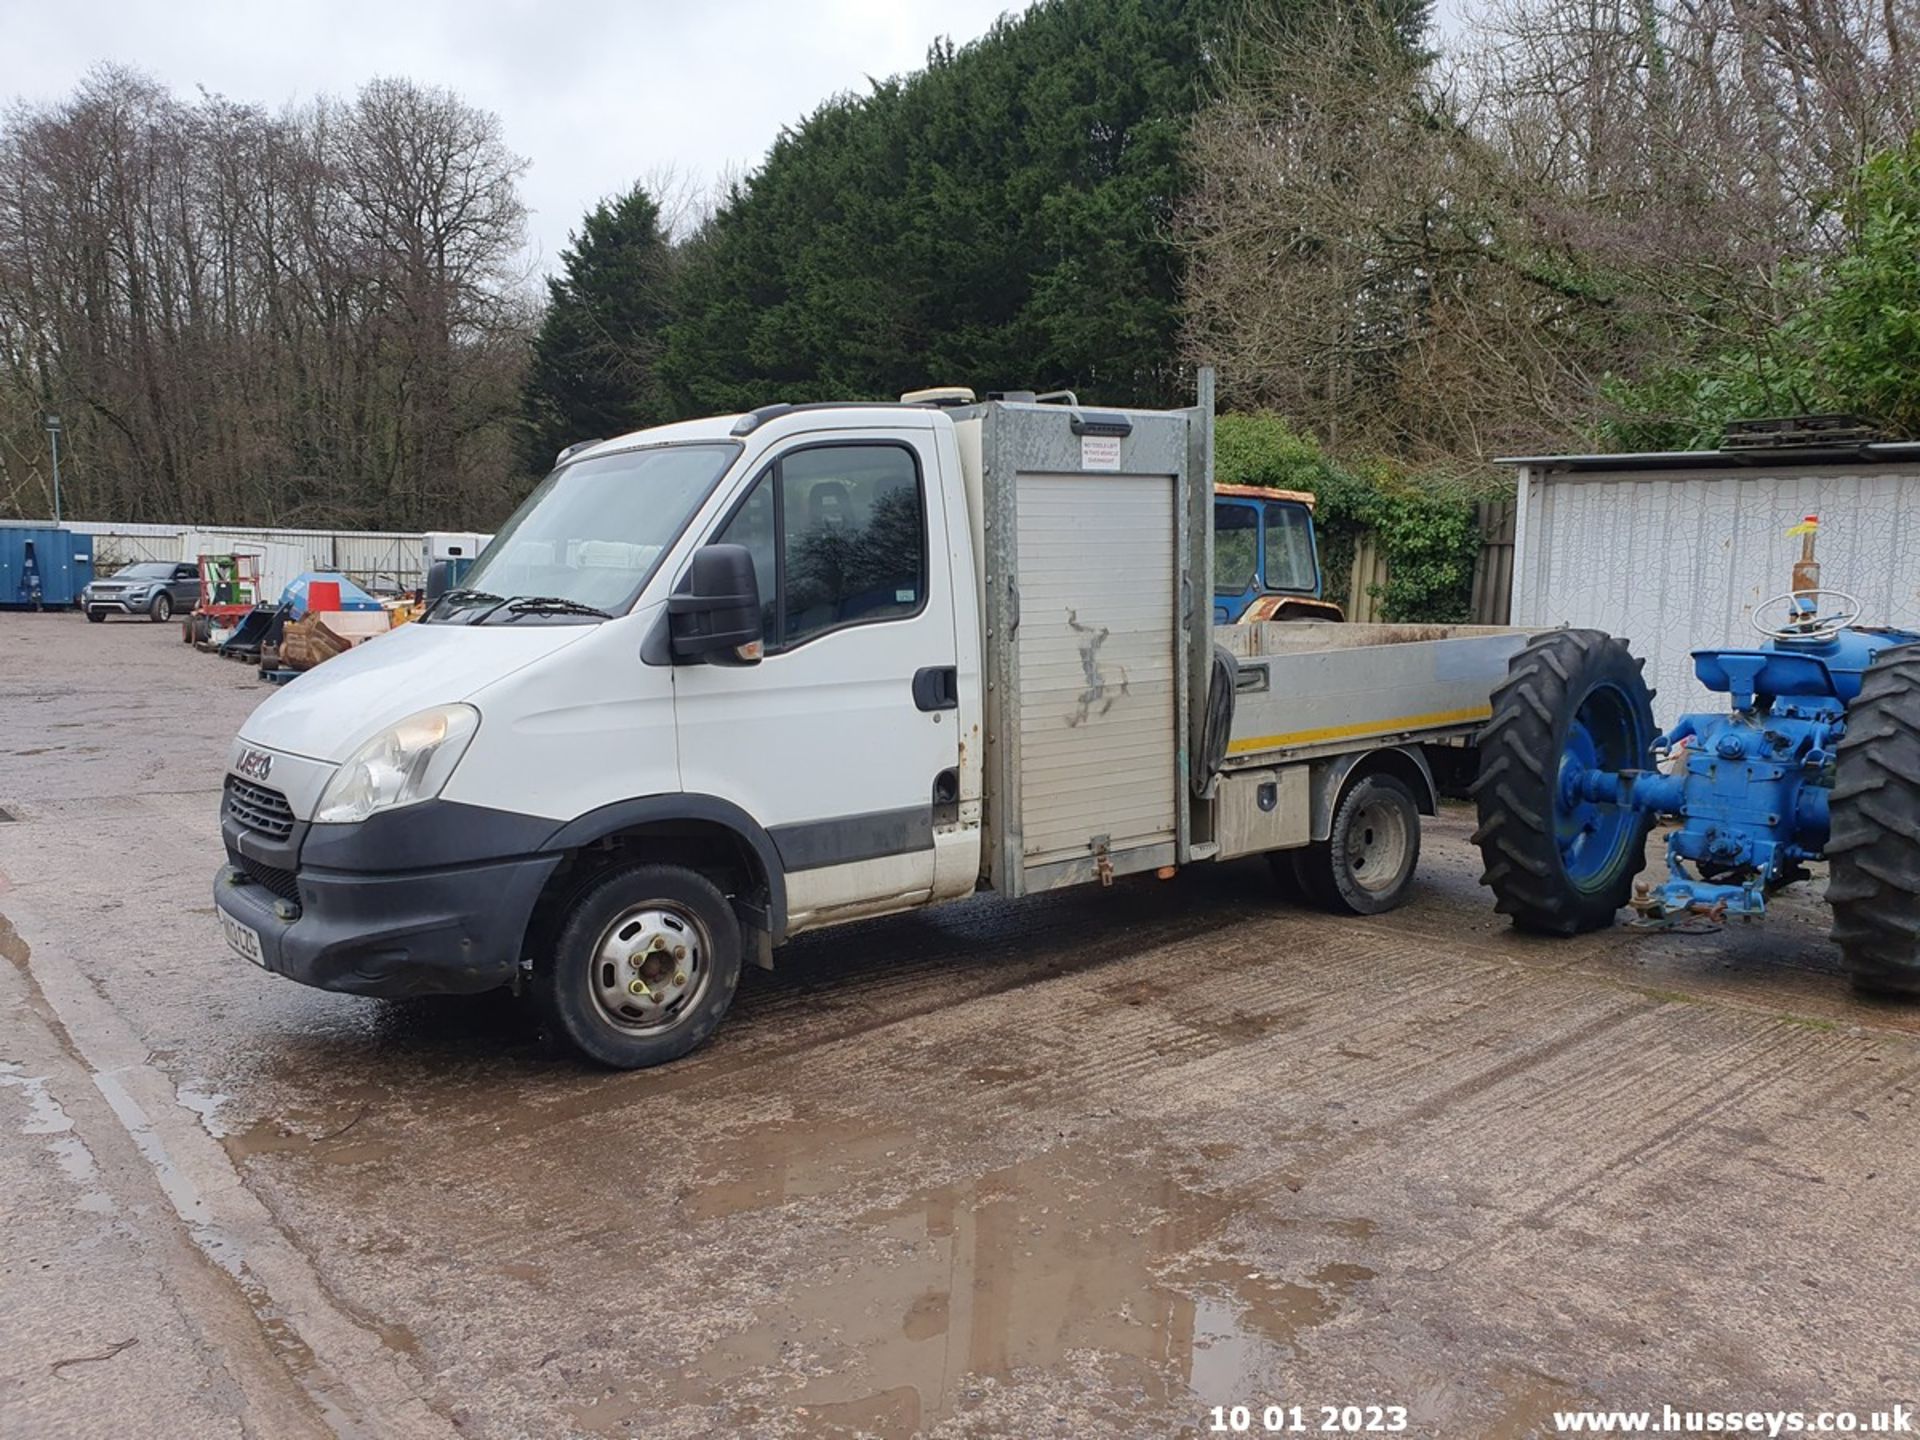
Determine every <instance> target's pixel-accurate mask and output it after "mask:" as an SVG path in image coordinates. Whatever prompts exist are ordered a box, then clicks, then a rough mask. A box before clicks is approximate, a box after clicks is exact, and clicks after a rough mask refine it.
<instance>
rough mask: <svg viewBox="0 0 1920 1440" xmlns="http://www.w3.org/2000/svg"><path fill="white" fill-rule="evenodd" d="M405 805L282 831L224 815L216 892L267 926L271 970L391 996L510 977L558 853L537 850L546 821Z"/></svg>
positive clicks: (481, 987)
mask: <svg viewBox="0 0 1920 1440" xmlns="http://www.w3.org/2000/svg"><path fill="white" fill-rule="evenodd" d="M407 808H408V810H411V811H413V812H415V813H413V814H408V813H407V812H406V811H400V812H395V813H393V814H391V815H387V816H376V817H374V819H372V820H369V821H365V822H362V823H361V824H359V825H342V826H317V827H316V826H309V825H306V824H304V823H302V824H298V825H296V826H295V827H294V831H293V834H291V835H290V836H288V837H287V839H286V840H285V841H281V842H271V841H267V840H265V839H263V837H261V836H259V835H258V834H256V833H254V832H252V831H248V830H245V829H243V828H242V827H240V826H239V825H237V824H236V823H235V822H234V820H233V819H232V818H231V817H230V816H229V817H223V820H222V823H221V830H222V833H223V835H224V837H225V839H226V843H227V854H228V859H229V861H230V862H232V863H229V864H228V865H226V866H224V867H222V869H221V871H220V873H219V875H218V876H217V877H216V878H215V880H214V886H213V903H214V904H215V905H216V906H217V907H218V908H219V909H220V911H221V913H223V914H225V915H227V916H229V917H230V918H232V919H233V920H236V921H238V922H239V923H240V924H242V925H245V926H246V927H247V928H249V929H250V930H252V931H253V932H254V933H255V934H257V935H258V936H259V937H260V950H261V959H262V962H263V963H264V965H265V966H266V968H267V969H269V970H271V971H273V972H274V973H275V974H278V975H283V976H285V977H286V978H287V979H289V980H297V981H299V982H300V983H301V984H302V985H312V986H314V987H316V988H318V989H321V990H337V991H342V992H345V993H347V994H352V995H377V996H382V997H386V998H396V997H400V996H408V995H470V994H477V993H479V992H481V991H485V990H493V989H497V988H498V987H499V986H501V985H505V984H507V983H508V982H510V981H511V980H512V979H513V974H514V970H515V967H516V966H518V964H519V963H520V958H521V949H522V945H523V942H524V940H525V937H526V933H527V922H528V919H529V918H530V917H531V915H532V913H533V907H534V903H535V902H536V901H537V900H538V899H539V897H540V892H541V890H542V889H543V888H544V887H545V885H546V883H547V880H548V878H549V877H550V876H551V875H552V874H553V872H554V870H555V869H556V868H557V867H558V865H559V863H560V859H561V857H560V855H559V854H557V853H551V854H545V853H540V852H539V850H538V841H539V839H543V838H544V837H545V836H546V835H547V834H550V833H551V832H552V829H553V826H552V824H551V822H547V821H534V820H531V819H530V817H523V816H507V817H500V818H501V820H502V821H504V822H505V823H504V824H500V823H495V824H492V825H490V824H489V823H488V822H487V821H486V820H484V819H481V820H478V821H476V819H475V818H474V817H476V816H479V817H486V816H498V814H499V812H491V811H483V810H477V809H476V808H475V807H470V806H459V805H444V804H443V803H442V802H438V801H429V802H427V803H426V804H424V805H418V806H410V807H407ZM419 812H430V813H426V814H422V813H419ZM449 812H464V813H461V814H456V813H449ZM382 822H385V823H382ZM322 832H327V833H322ZM536 837H537V838H536ZM502 849H504V850H505V851H506V852H507V853H500V852H501V850H502ZM489 850H492V851H493V853H486V852H488V851H489ZM316 860H321V861H324V862H325V863H324V864H320V863H314V862H315V861H316ZM262 875H269V876H278V877H281V879H280V883H279V884H278V886H277V888H278V889H279V890H280V891H283V892H284V891H287V890H290V889H291V890H293V891H294V892H295V894H296V895H297V898H292V897H289V896H288V895H286V894H284V893H279V894H277V893H276V892H275V889H274V888H269V885H268V884H267V883H265V881H263V880H262V879H261V878H258V877H259V876H262Z"/></svg>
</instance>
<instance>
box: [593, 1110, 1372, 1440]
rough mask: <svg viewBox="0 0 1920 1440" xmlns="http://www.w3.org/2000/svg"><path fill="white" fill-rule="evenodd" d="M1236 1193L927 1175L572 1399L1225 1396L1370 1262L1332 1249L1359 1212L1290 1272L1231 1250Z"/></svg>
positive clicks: (1204, 1399) (1322, 1232) (1306, 1236)
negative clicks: (692, 1336)
mask: <svg viewBox="0 0 1920 1440" xmlns="http://www.w3.org/2000/svg"><path fill="white" fill-rule="evenodd" d="M883 1139H884V1137H883ZM875 1143H882V1142H881V1141H876V1142H875ZM815 1153H816V1154H822V1155H824V1156H831V1157H833V1158H834V1159H836V1160H840V1161H844V1160H845V1158H846V1157H845V1155H844V1154H843V1153H841V1152H839V1151H838V1149H837V1147H825V1149H824V1150H823V1151H816V1152H815ZM828 1168H830V1167H826V1166H823V1167H822V1169H823V1171H824V1170H826V1169H828ZM785 1174H786V1176H787V1177H788V1180H789V1181H791V1178H792V1176H793V1174H794V1168H793V1164H792V1157H789V1159H788V1165H787V1169H786V1171H785ZM743 1183H744V1182H743ZM767 1183H768V1184H769V1185H771V1184H772V1183H773V1182H772V1181H771V1180H769V1181H768V1182H767ZM708 1193H709V1195H710V1196H712V1195H713V1193H714V1192H708ZM763 1193H764V1192H763ZM716 1198H717V1197H716ZM1241 1204H1242V1202H1241V1201H1240V1200H1238V1199H1236V1198H1232V1197H1223V1196H1215V1195H1208V1194H1205V1193H1202V1192H1199V1191H1196V1190H1193V1189H1189V1188H1187V1187H1185V1186H1183V1185H1181V1184H1180V1183H1179V1182H1178V1181H1177V1180H1175V1179H1173V1178H1172V1177H1170V1176H1167V1175H1165V1174H1160V1173H1147V1172H1145V1171H1142V1170H1138V1169H1127V1168H1119V1167H1115V1166H1113V1165H1112V1164H1110V1163H1107V1162H1104V1161H1102V1160H1101V1159H1099V1158H1097V1157H1093V1156H1090V1155H1086V1154H1084V1153H1079V1152H1075V1151H1071V1150H1068V1151H1056V1152H1054V1153H1052V1154H1049V1155H1045V1156H1041V1157H1038V1158H1036V1159H1034V1160H1029V1161H1024V1162H1021V1163H1019V1164H1016V1165H1013V1166H1010V1167H1008V1168H1006V1169H1003V1170H999V1171H994V1172H991V1173H989V1174H987V1175H984V1176H981V1177H979V1178H977V1179H974V1180H969V1181H965V1182H962V1183H958V1184H953V1185H941V1186H937V1187H934V1188H932V1189H929V1190H927V1191H925V1192H924V1193H922V1194H919V1195H916V1196H914V1197H913V1198H911V1199H910V1200H907V1201H906V1202H904V1203H902V1204H899V1205H893V1206H887V1207H884V1208H881V1209H877V1210H872V1211H869V1212H867V1213H865V1214H863V1215H861V1216H860V1217H859V1218H858V1220H857V1221H856V1222H855V1223H854V1224H853V1225H852V1226H850V1227H849V1229H848V1234H849V1236H850V1237H851V1241H852V1246H853V1248H852V1249H851V1251H850V1252H848V1253H846V1254H845V1255H843V1256H842V1257H841V1259H840V1260H838V1261H837V1262H835V1263H833V1264H831V1265H830V1266H828V1267H826V1270H825V1273H824V1274H823V1275H821V1276H820V1277H819V1278H811V1277H810V1278H809V1279H808V1281H807V1282H806V1283H805V1284H804V1285H799V1284H797V1285H796V1286H795V1288H793V1289H792V1290H790V1291H789V1292H788V1293H787V1294H786V1295H784V1296H783V1297H781V1298H780V1299H779V1300H776V1301H774V1302H773V1303H772V1304H770V1305H768V1306H766V1307H763V1309H762V1310H761V1319H760V1321H759V1322H758V1323H756V1324H754V1325H752V1326H749V1327H748V1328H747V1329H745V1330H742V1331H740V1332H738V1333H736V1334H734V1335H731V1336H729V1337H727V1338H725V1339H723V1340H721V1341H719V1342H718V1343H716V1344H713V1345H711V1346H710V1347H708V1348H707V1349H706V1350H704V1351H703V1352H702V1353H700V1354H699V1355H698V1356H697V1357H696V1358H695V1360H694V1361H693V1363H692V1364H690V1365H686V1366H683V1367H680V1368H679V1369H678V1370H677V1371H676V1372H674V1373H672V1374H658V1373H656V1374H655V1375H653V1376H643V1375H635V1376H633V1377H631V1381H630V1383H629V1384H626V1385H621V1384H617V1383H616V1384H615V1385H613V1386H612V1387H610V1388H609V1389H608V1390H607V1391H606V1392H605V1393H603V1394H602V1395H600V1396H598V1397H596V1398H594V1399H593V1400H591V1401H589V1402H585V1403H580V1404H576V1405H574V1406H572V1407H570V1408H571V1413H572V1416H573V1419H574V1421H575V1423H576V1424H578V1425H579V1426H580V1427H581V1428H582V1429H585V1430H589V1431H596V1432H602V1433H612V1432H617V1431H620V1430H622V1429H623V1427H626V1426H627V1425H628V1424H629V1422H634V1421H636V1420H637V1419H638V1418H640V1417H643V1416H645V1415H646V1414H649V1413H655V1412H657V1411H658V1409H659V1407H660V1406H661V1405H662V1404H663V1403H664V1404H674V1403H678V1404H682V1405H701V1406H709V1407H713V1406H727V1407H733V1408H734V1412H735V1416H736V1418H737V1415H738V1413H739V1407H743V1406H753V1407H756V1408H757V1409H758V1410H759V1411H760V1412H761V1413H764V1412H765V1411H766V1410H767V1409H769V1408H775V1409H779V1410H781V1411H784V1412H785V1413H786V1414H787V1415H788V1416H789V1417H791V1418H792V1419H794V1420H796V1421H798V1422H799V1430H800V1433H803V1434H810V1435H837V1434H847V1433H856V1432H857V1433H860V1434H864V1435H874V1436H902V1437H904V1436H909V1435H912V1434H914V1433H916V1432H918V1431H922V1430H924V1429H926V1428H928V1427H930V1426H933V1425H936V1424H938V1423H940V1422H941V1421H943V1420H945V1419H947V1418H948V1417H951V1416H954V1415H956V1414H964V1413H965V1412H966V1411H967V1410H968V1409H969V1408H971V1407H973V1406H975V1405H977V1404H979V1403H981V1402H982V1401H983V1399H984V1398H986V1397H987V1396H988V1395H989V1394H990V1393H991V1392H992V1391H993V1390H994V1389H995V1388H996V1387H998V1386H1004V1385H1006V1384H1009V1383H1015V1384H1017V1383H1019V1382H1020V1380H1021V1378H1022V1376H1023V1375H1026V1374H1029V1373H1031V1372H1038V1371H1042V1370H1045V1371H1050V1372H1053V1373H1059V1372H1061V1371H1062V1370H1063V1369H1069V1368H1072V1367H1074V1366H1076V1365H1081V1364H1086V1363H1095V1364H1098V1365H1099V1366H1101V1367H1102V1372H1103V1373H1105V1374H1108V1375H1110V1376H1111V1377H1113V1378H1114V1379H1115V1380H1117V1381H1121V1382H1123V1383H1124V1384H1125V1385H1126V1387H1127V1388H1128V1389H1130V1390H1133V1391H1136V1392H1138V1394H1139V1396H1140V1397H1141V1398H1142V1400H1144V1402H1145V1403H1146V1404H1147V1405H1149V1406H1151V1407H1158V1408H1163V1409H1167V1410H1169V1411H1171V1412H1173V1413H1177V1414H1179V1415H1183V1416H1191V1415H1193V1414H1197V1413H1201V1411H1202V1410H1203V1409H1204V1407H1205V1406H1206V1405H1211V1404H1231V1403H1238V1402H1240V1401H1244V1399H1245V1397H1246V1396H1247V1395H1249V1394H1259V1393H1263V1392H1264V1391H1266V1390H1269V1389H1271V1388H1272V1386H1273V1384H1274V1383H1276V1380H1277V1377H1278V1376H1279V1375H1280V1374H1281V1373H1282V1371H1283V1368H1284V1367H1285V1365H1286V1364H1287V1362H1288V1360H1289V1359H1290V1357H1291V1356H1292V1355H1293V1354H1294V1353H1295V1349H1296V1347H1297V1346H1298V1345H1299V1343H1300V1342H1301V1341H1302V1339H1303V1337H1305V1336H1306V1335H1307V1334H1309V1333H1310V1332H1311V1331H1312V1330H1313V1329H1315V1328H1316V1327H1318V1326H1321V1325H1324V1324H1326V1323H1327V1322H1328V1321H1330V1320H1332V1319H1333V1318H1334V1317H1335V1316H1337V1315H1339V1314H1340V1313H1341V1312H1342V1310H1343V1309H1344V1308H1345V1307H1346V1306H1347V1305H1348V1304H1349V1303H1351V1298H1352V1296H1353V1295H1354V1292H1355V1291H1356V1290H1357V1289H1358V1288H1359V1287H1361V1286H1363V1285H1364V1284H1365V1283H1366V1282H1367V1281H1369V1280H1371V1279H1372V1278H1373V1271H1372V1270H1370V1269H1368V1268H1366V1267H1365V1266H1363V1265H1359V1264H1354V1263H1350V1262H1347V1261H1344V1260H1331V1259H1329V1258H1328V1256H1329V1255H1334V1254H1340V1253H1343V1252H1345V1251H1349V1250H1350V1249H1351V1247H1352V1244H1353V1241H1354V1239H1356V1238H1364V1234H1363V1233H1362V1232H1358V1231H1356V1230H1355V1229H1354V1228H1352V1227H1354V1226H1356V1225H1365V1224H1367V1223H1368V1222H1352V1221H1341V1222H1334V1223H1331V1224H1322V1223H1318V1222H1302V1223H1301V1225H1300V1226H1299V1227H1298V1230H1297V1233H1298V1234H1299V1235H1300V1237H1301V1244H1300V1247H1299V1250H1300V1254H1301V1260H1300V1264H1299V1270H1298V1273H1297V1274H1274V1273H1269V1272H1267V1271H1265V1270H1263V1269H1261V1268H1260V1267H1258V1266H1255V1265H1251V1264H1249V1263H1247V1262H1246V1261H1244V1260H1236V1259H1233V1258H1230V1249H1231V1247H1230V1244H1229V1242H1228V1241H1227V1238H1226V1232H1227V1229H1228V1223H1229V1221H1230V1220H1231V1218H1232V1216H1233V1214H1234V1213H1235V1212H1236V1211H1237V1210H1238V1209H1239V1208H1240V1207H1241ZM1339 1226H1344V1227H1347V1228H1345V1229H1341V1228H1336V1227H1339ZM1287 1228H1289V1229H1293V1228H1294V1227H1287ZM1222 1252H1227V1253H1224V1254H1223V1253H1222ZM663 1390H664V1392H665V1393H663Z"/></svg>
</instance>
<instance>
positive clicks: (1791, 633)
mask: <svg viewBox="0 0 1920 1440" xmlns="http://www.w3.org/2000/svg"><path fill="white" fill-rule="evenodd" d="M1825 599H1833V600H1837V601H1839V602H1840V603H1839V606H1838V607H1837V609H1836V610H1835V611H1834V612H1833V613H1832V614H1825V613H1822V607H1821V604H1820V602H1821V601H1822V600H1825ZM1800 600H1812V601H1813V602H1814V608H1813V610H1812V611H1811V612H1809V614H1808V618H1807V619H1806V620H1803V621H1801V622H1799V623H1797V624H1792V623H1790V624H1786V625H1779V626H1767V625H1762V624H1761V623H1760V616H1761V614H1762V613H1763V612H1764V611H1767V610H1770V609H1772V608H1773V607H1774V606H1776V605H1781V604H1784V605H1786V607H1787V608H1788V610H1789V611H1791V610H1792V609H1793V608H1794V605H1795V602H1797V601H1800ZM1865 611H1866V607H1865V606H1863V605H1862V604H1861V603H1860V602H1859V601H1858V600H1856V599H1854V598H1853V596H1851V595H1849V594H1847V592H1846V591H1844V590H1798V591H1796V590H1789V591H1787V592H1786V593H1785V594H1782V595H1775V596H1773V597H1772V598H1771V599H1767V600H1762V601H1761V602H1760V603H1759V604H1758V605H1756V606H1754V607H1753V613H1752V614H1751V615H1750V616H1748V617H1747V619H1748V622H1749V623H1750V624H1751V625H1752V626H1753V628H1754V629H1755V630H1757V631H1759V632H1760V633H1761V634H1762V635H1764V636H1766V637H1767V639H1769V640H1831V639H1833V637H1834V636H1836V635H1838V634H1839V633H1840V632H1841V631H1842V630H1844V629H1846V628H1847V626H1849V625H1851V624H1853V622H1854V621H1856V620H1858V619H1859V618H1860V617H1861V615H1863V614H1864V613H1865Z"/></svg>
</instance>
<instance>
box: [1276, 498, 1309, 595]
mask: <svg viewBox="0 0 1920 1440" xmlns="http://www.w3.org/2000/svg"><path fill="white" fill-rule="evenodd" d="M1317 583H1318V577H1317V576H1315V574H1314V573H1313V521H1312V520H1311V519H1310V518H1309V517H1308V515H1307V509H1306V507H1305V506H1304V505H1294V504H1280V505H1276V504H1274V503H1272V502H1271V501H1269V502H1268V504H1267V589H1269V590H1312V589H1313V587H1314V586H1315V585H1316V584H1317Z"/></svg>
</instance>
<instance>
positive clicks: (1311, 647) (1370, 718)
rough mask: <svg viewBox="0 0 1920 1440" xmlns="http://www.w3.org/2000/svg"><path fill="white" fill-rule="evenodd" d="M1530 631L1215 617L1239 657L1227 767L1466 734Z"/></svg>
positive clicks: (1218, 636)
mask: <svg viewBox="0 0 1920 1440" xmlns="http://www.w3.org/2000/svg"><path fill="white" fill-rule="evenodd" d="M1527 634H1528V632H1527V631H1524V630H1517V629H1514V628H1512V627H1510V626H1501V625H1352V624H1341V623H1333V622H1326V623H1322V622H1315V621H1298V620H1295V621H1284V622H1278V623H1273V622H1269V623H1265V624H1257V625H1217V626H1215V627H1214V631H1213V638H1214V643H1215V644H1217V645H1219V646H1221V647H1223V648H1224V649H1226V650H1227V651H1228V652H1229V653H1230V654H1232V655H1233V657H1234V659H1235V661H1236V662H1237V663H1238V665H1239V681H1238V684H1237V686H1236V691H1235V696H1234V707H1233V726H1232V729H1231V731H1230V738H1229V740H1228V743H1227V757H1226V766H1225V768H1226V769H1228V770H1234V769H1244V768H1246V767H1248V766H1256V765H1270V764H1273V763H1275V762H1277V761H1291V760H1303V759H1310V758H1313V757H1315V756H1320V755H1326V754H1333V753H1344V752H1347V751H1352V750H1355V749H1360V748H1364V747H1366V746H1369V745H1403V744H1408V743H1422V742H1432V741H1439V740H1447V739H1451V738H1453V737H1456V736H1466V735H1470V734H1472V733H1473V732H1474V731H1475V730H1477V729H1478V728H1479V727H1480V726H1481V725H1483V724H1484V723H1486V720H1487V718H1488V716H1489V715H1490V714H1491V711H1490V710H1489V708H1488V697H1489V696H1490V695H1491V694H1492V692H1493V687H1494V686H1495V685H1497V684H1499V683H1500V680H1501V678H1502V677H1503V676H1505V674H1506V673H1507V662H1508V660H1509V659H1511V658H1512V656H1513V655H1514V653H1515V652H1516V651H1518V650H1519V649H1520V647H1521V646H1522V645H1523V644H1525V643H1526V637H1527Z"/></svg>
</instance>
